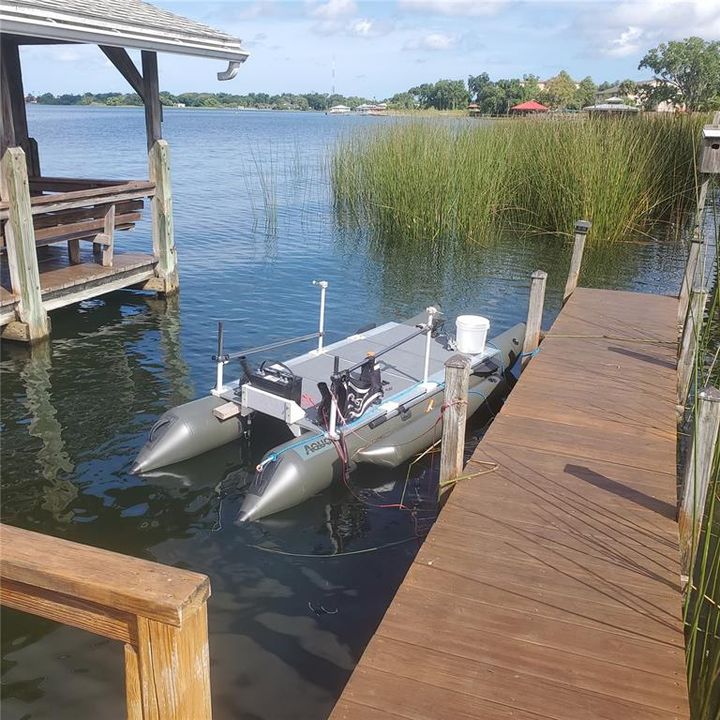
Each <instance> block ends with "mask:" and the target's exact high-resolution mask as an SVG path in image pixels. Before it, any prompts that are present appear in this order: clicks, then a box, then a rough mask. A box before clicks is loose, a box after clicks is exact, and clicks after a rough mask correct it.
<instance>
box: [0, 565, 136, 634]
mask: <svg viewBox="0 0 720 720" xmlns="http://www.w3.org/2000/svg"><path fill="white" fill-rule="evenodd" d="M0 605H5V606H6V607H11V608H14V609H15V610H21V611H22V612H26V613H31V614H32V615H39V616H40V617H44V618H47V619H48V620H53V621H54V622H58V623H63V624H65V625H72V626H73V627H76V628H80V629H81V630H87V631H88V632H92V633H95V634H96V635H102V636H103V637H107V638H110V639H112V640H120V641H121V642H126V643H135V642H137V627H136V622H135V616H134V615H131V614H129V613H126V612H121V611H119V610H110V609H108V608H107V607H104V606H102V605H98V604H97V603H92V602H89V601H87V600H81V599H78V598H76V597H71V596H69V595H63V594H62V593H56V592H53V591H50V590H44V589H41V588H36V587H33V586H31V585H27V584H26V583H21V582H16V581H14V580H8V579H3V581H2V583H1V584H0Z"/></svg>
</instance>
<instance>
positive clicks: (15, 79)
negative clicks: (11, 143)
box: [0, 39, 28, 145]
mask: <svg viewBox="0 0 720 720" xmlns="http://www.w3.org/2000/svg"><path fill="white" fill-rule="evenodd" d="M0 53H1V58H2V63H3V65H5V72H6V73H7V80H8V90H9V95H10V97H9V100H10V107H11V109H10V112H11V114H12V120H13V128H14V130H15V143H16V144H17V145H22V144H24V142H25V140H27V137H28V125H27V114H26V112H25V93H24V92H23V84H22V69H21V67H20V50H19V48H18V46H17V43H14V42H12V41H8V40H5V39H3V42H2V43H0Z"/></svg>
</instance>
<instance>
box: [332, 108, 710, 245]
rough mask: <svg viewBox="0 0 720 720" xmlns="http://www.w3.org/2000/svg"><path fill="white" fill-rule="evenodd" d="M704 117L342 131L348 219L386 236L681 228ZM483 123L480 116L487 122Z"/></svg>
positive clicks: (338, 173)
mask: <svg viewBox="0 0 720 720" xmlns="http://www.w3.org/2000/svg"><path fill="white" fill-rule="evenodd" d="M703 122H704V118H703V117H702V116H687V115H685V116H670V117H665V116H658V115H648V116H645V115H643V116H640V117H634V118H597V119H573V120H567V119H546V118H543V119H534V118H532V119H531V118H528V119H516V120H513V121H508V122H490V123H483V121H473V123H464V124H462V125H461V124H456V125H455V126H453V125H449V124H447V123H445V124H441V123H437V122H412V123H397V124H394V125H390V126H385V127H382V128H379V129H376V130H374V131H371V132H367V133H361V134H357V135H353V136H350V137H346V138H343V139H342V140H341V141H340V142H339V144H338V146H337V147H336V149H335V153H334V155H333V158H332V162H331V168H330V171H331V179H332V189H333V197H334V203H335V210H336V214H337V217H338V218H339V220H340V221H341V222H343V223H348V224H350V225H354V226H369V227H371V228H372V229H373V230H374V232H375V234H379V235H380V236H381V237H382V238H384V239H386V240H388V241H392V242H401V241H404V240H410V241H413V242H416V241H429V242H433V243H440V244H441V245H442V244H443V243H447V242H455V241H457V240H469V241H475V242H483V241H487V240H488V239H490V238H492V237H493V236H495V235H497V233H498V232H499V231H502V230H512V231H514V232H521V233H523V234H548V233H558V234H566V233H570V232H571V230H572V222H573V221H574V219H576V218H579V217H585V218H588V219H590V220H592V222H593V228H594V229H593V233H592V236H591V237H592V238H594V240H595V241H608V242H613V241H617V240H621V239H623V238H624V237H626V236H627V235H630V234H632V235H637V234H638V233H648V232H650V230H651V228H653V227H656V226H657V225H658V223H664V224H666V225H667V226H668V227H671V228H674V229H676V230H679V229H680V228H681V225H682V223H683V221H684V219H685V217H686V216H687V210H688V209H689V208H690V207H692V205H693V204H694V200H695V187H696V172H695V157H696V151H697V142H698V138H699V137H700V129H701V127H702V125H703ZM481 123H482V124H481Z"/></svg>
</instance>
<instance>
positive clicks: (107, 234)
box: [0, 177, 155, 267]
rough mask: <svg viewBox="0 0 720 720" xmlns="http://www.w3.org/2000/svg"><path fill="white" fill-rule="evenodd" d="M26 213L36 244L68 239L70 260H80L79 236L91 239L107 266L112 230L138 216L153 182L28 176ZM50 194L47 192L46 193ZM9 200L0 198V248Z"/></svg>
mask: <svg viewBox="0 0 720 720" xmlns="http://www.w3.org/2000/svg"><path fill="white" fill-rule="evenodd" d="M29 186H30V192H31V198H30V215H31V217H32V224H33V228H34V236H35V245H36V246H39V245H50V244H53V243H58V242H67V244H68V253H69V255H70V261H71V262H72V263H75V264H77V263H79V262H80V241H81V240H86V241H90V242H92V243H93V250H94V251H95V255H96V256H98V257H99V259H100V262H101V263H102V265H104V266H108V267H109V266H111V265H112V259H113V248H114V237H115V231H116V230H128V229H130V228H132V227H133V226H134V224H135V223H136V222H137V221H138V220H139V219H140V217H141V211H142V209H143V206H144V200H145V198H152V197H153V196H154V195H155V184H154V183H152V182H149V181H144V180H92V179H87V180H85V179H75V178H42V177H41V178H29ZM45 193H50V194H45ZM9 217H10V204H9V203H8V202H0V248H2V247H3V246H4V245H5V229H4V224H5V221H6V220H8V219H9Z"/></svg>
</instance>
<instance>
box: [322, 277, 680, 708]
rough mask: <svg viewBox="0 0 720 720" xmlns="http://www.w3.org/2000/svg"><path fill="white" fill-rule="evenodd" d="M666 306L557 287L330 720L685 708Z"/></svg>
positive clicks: (670, 311)
mask: <svg viewBox="0 0 720 720" xmlns="http://www.w3.org/2000/svg"><path fill="white" fill-rule="evenodd" d="M676 309H677V300H676V299H674V298H668V297H661V296H651V295H642V294H636V293H627V292H615V291H602V290H587V289H578V290H577V291H576V292H575V294H574V295H573V296H572V298H571V299H570V301H569V302H568V303H567V304H566V306H565V307H564V308H563V310H562V312H561V313H560V315H559V317H558V318H557V320H556V322H555V323H554V325H553V328H552V329H551V331H550V332H549V333H548V335H547V336H546V338H545V340H544V342H543V343H542V345H541V351H540V353H539V354H538V355H537V357H536V358H534V359H533V361H532V362H531V363H530V365H529V367H528V369H527V371H526V372H525V373H524V374H523V376H522V378H521V380H520V382H519V383H518V385H517V387H516V388H515V389H514V390H513V392H512V394H511V396H510V398H509V399H508V401H507V402H506V404H505V406H504V407H503V409H502V411H501V412H500V414H499V416H498V417H497V418H496V419H495V421H494V423H493V425H492V426H491V428H490V430H489V431H488V432H487V434H486V436H485V438H484V439H483V441H482V442H481V443H480V445H479V446H478V448H477V450H476V451H475V453H474V454H473V456H472V458H471V459H470V461H469V462H468V464H467V466H466V469H465V474H466V475H467V479H465V480H462V481H461V482H460V483H459V484H458V486H457V487H456V489H455V490H454V492H453V493H452V495H451V496H450V498H449V500H448V502H447V503H446V506H445V508H444V509H443V510H442V512H441V513H440V516H439V518H438V520H437V522H436V523H435V525H434V527H433V529H432V530H431V532H430V534H429V536H428V538H427V539H426V541H425V543H424V544H423V547H422V548H421V550H420V552H419V553H418V555H417V557H416V559H415V561H414V563H413V565H412V566H411V568H410V570H409V572H408V574H407V576H406V578H405V580H404V581H403V583H402V585H401V586H400V588H399V589H398V592H397V594H396V596H395V598H394V600H393V602H392V604H391V605H390V607H389V608H388V611H387V612H386V614H385V617H384V618H383V621H382V622H381V624H380V626H379V627H378V629H377V631H376V634H375V636H374V637H373V638H372V640H371V641H370V643H369V645H368V647H367V648H366V650H365V652H364V654H363V655H362V657H361V659H360V661H359V663H358V665H357V667H356V669H355V671H354V673H353V675H352V677H351V679H350V681H349V682H348V685H347V687H346V689H345V691H344V693H343V695H342V696H341V698H340V699H339V701H338V703H337V705H336V707H335V709H334V710H333V713H332V715H331V718H333V720H338V719H339V718H344V719H347V720H353V719H354V718H359V717H380V716H381V715H382V716H383V717H390V718H392V717H398V716H399V717H408V718H410V717H412V718H425V719H426V720H435V719H436V718H438V719H439V718H448V717H453V718H454V717H457V718H483V719H485V720H496V719H497V720H503V719H504V718H514V719H515V720H517V718H533V719H538V718H554V719H555V720H566V719H567V720H576V719H577V718H583V719H586V718H587V719H588V720H591V719H594V718H607V719H608V720H610V719H611V718H612V720H615V719H616V718H621V717H622V718H625V717H627V718H631V717H632V718H642V719H647V720H665V719H666V718H667V720H670V719H673V720H683V719H685V718H688V717H689V710H688V700H687V683H686V678H685V658H684V638H683V625H682V617H681V596H680V577H679V576H680V568H679V555H678V533H677V523H676V520H675V511H676V503H677V498H676V468H675V457H676V456H675V453H676V425H675V409H674V397H675V385H676V375H675V372H676V371H675V357H676V355H675V353H676V316H677V312H676ZM488 471H489V472H488ZM479 473H482V474H479Z"/></svg>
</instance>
